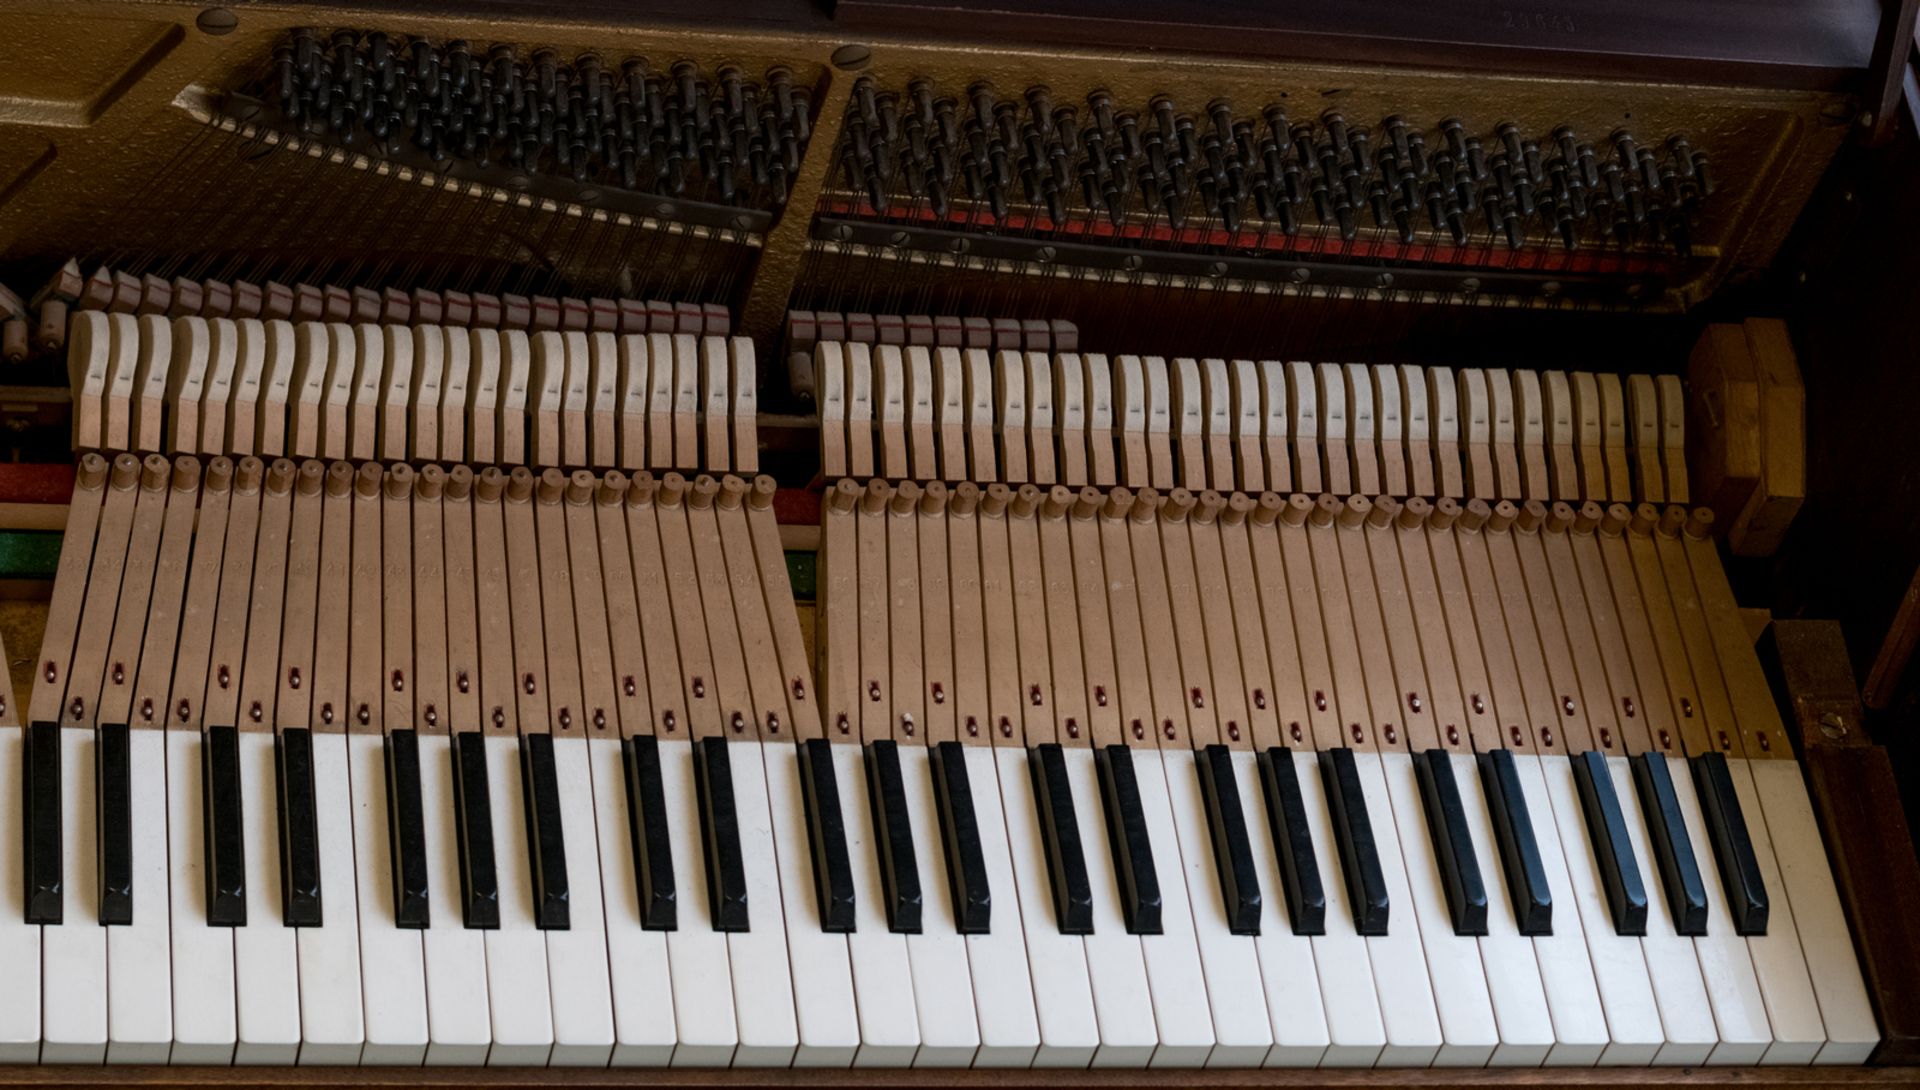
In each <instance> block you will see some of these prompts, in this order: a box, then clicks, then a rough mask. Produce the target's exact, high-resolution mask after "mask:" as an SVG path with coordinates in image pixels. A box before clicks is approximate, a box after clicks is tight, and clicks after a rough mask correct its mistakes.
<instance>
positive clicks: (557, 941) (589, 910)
mask: <svg viewBox="0 0 1920 1090" xmlns="http://www.w3.org/2000/svg"><path fill="white" fill-rule="evenodd" d="M553 765H554V779H555V781H556V783H557V784H558V785H559V788H560V829H561V834H562V837H563V838H564V839H565V841H566V845H567V899H568V903H569V904H570V906H571V907H570V909H569V918H570V923H571V926H570V927H567V928H565V929H564V930H550V931H546V932H544V934H545V936H546V940H547V975H548V977H549V979H550V982H551V991H552V994H553V1055H552V1056H551V1057H550V1058H549V1059H548V1061H547V1062H548V1063H549V1064H550V1065H552V1066H554V1067H605V1066H606V1064H607V1061H608V1059H610V1058H611V1057H612V1055H613V993H612V990H611V986H610V985H609V983H608V979H607V929H606V924H605V922H604V919H603V918H602V916H601V914H600V913H601V904H600V865H599V864H600V860H599V848H598V838H597V836H596V834H595V831H594V824H595V823H594V815H593V769H592V767H591V766H590V764H589V761H588V757H587V742H586V741H585V739H581V738H556V739H554V742H553ZM743 839H744V837H743ZM768 971H769V972H771V971H772V966H769V967H768Z"/></svg>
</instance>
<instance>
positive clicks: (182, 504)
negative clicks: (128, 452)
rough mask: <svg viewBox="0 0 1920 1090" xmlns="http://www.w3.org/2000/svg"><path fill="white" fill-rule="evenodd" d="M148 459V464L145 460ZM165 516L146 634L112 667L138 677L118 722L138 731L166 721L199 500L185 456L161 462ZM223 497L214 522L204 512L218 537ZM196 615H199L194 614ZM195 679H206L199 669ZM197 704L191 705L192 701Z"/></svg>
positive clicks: (197, 477)
mask: <svg viewBox="0 0 1920 1090" xmlns="http://www.w3.org/2000/svg"><path fill="white" fill-rule="evenodd" d="M149 460H151V459H149ZM167 478H168V486H167V499H166V507H167V509H166V515H165V517H164V520H163V522H162V525H161V528H160V548H159V551H158V554H157V555H156V556H155V558H154V567H153V577H152V583H151V590H150V591H149V596H148V605H147V625H146V632H145V634H144V638H143V640H142V642H141V644H140V645H139V646H138V647H136V648H134V649H133V650H132V651H129V652H127V653H126V654H125V655H122V654H120V653H119V652H117V651H116V652H115V662H125V663H127V664H128V669H129V670H132V666H133V664H135V663H137V664H138V667H139V669H138V672H137V673H132V674H131V675H130V677H129V679H128V680H129V681H130V683H131V687H130V688H129V689H128V690H127V692H126V695H125V698H124V699H125V707H124V709H122V710H120V711H119V714H118V718H119V719H120V720H123V721H125V722H126V723H128V724H129V725H130V726H132V727H135V728H139V729H152V728H159V727H164V726H165V725H166V722H167V698H168V695H169V692H170V689H171V684H172V672H173V669H174V663H175V660H176V658H177V655H176V648H178V647H179V646H180V643H179V641H180V638H181V634H182V627H183V626H182V624H181V615H182V613H183V609H182V599H183V596H184V594H185V592H186V589H187V587H186V584H187V573H188V570H189V566H190V563H191V561H192V549H193V542H194V522H195V515H196V514H197V511H196V508H197V506H198V505H197V503H196V501H197V500H198V499H199V498H200V495H201V487H200V485H201V471H200V464H199V462H197V461H195V460H193V459H191V458H186V457H181V458H178V459H176V460H174V461H172V462H169V463H167ZM224 503H225V499H224V496H223V497H222V499H221V501H220V506H219V510H218V512H217V515H218V518H219V522H218V523H214V522H212V519H213V518H214V515H215V513H214V512H209V513H208V515H207V516H206V518H207V519H208V522H209V524H208V526H207V531H206V532H207V533H209V534H213V535H214V536H219V531H218V530H215V529H214V528H213V527H214V526H216V525H224V522H225V518H226V510H225V506H224ZM196 612H202V611H196ZM200 676H201V677H203V678H204V677H205V676H206V670H205V667H204V666H203V667H202V668H201V670H200ZM196 703H197V701H196Z"/></svg>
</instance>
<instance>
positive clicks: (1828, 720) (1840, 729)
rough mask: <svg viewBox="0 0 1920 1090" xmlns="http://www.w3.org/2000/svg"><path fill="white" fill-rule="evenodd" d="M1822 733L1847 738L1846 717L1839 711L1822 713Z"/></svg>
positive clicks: (1830, 736)
mask: <svg viewBox="0 0 1920 1090" xmlns="http://www.w3.org/2000/svg"><path fill="white" fill-rule="evenodd" d="M1820 733H1821V734H1824V735H1826V736H1827V737H1829V738H1845V737H1846V736H1847V720H1846V717H1845V716H1843V715H1841V714H1840V713H1839V712H1822V713H1821V715H1820Z"/></svg>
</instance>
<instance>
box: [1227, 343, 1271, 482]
mask: <svg viewBox="0 0 1920 1090" xmlns="http://www.w3.org/2000/svg"><path fill="white" fill-rule="evenodd" d="M1227 367H1228V381H1229V385H1230V389H1231V390H1232V399H1231V400H1232V405H1231V409H1232V412H1233V457H1234V463H1235V465H1236V467H1237V472H1236V473H1235V475H1234V478H1235V479H1234V484H1233V487H1234V488H1235V489H1238V490H1240V491H1242V492H1251V493H1253V494H1255V495H1258V494H1260V493H1261V492H1263V491H1265V490H1266V488H1267V452H1266V441H1265V436H1264V433H1263V428H1264V427H1265V423H1266V420H1265V417H1264V414H1263V411H1262V409H1261V400H1262V397H1261V395H1262V391H1261V389H1260V382H1261V378H1260V367H1259V365H1258V364H1256V363H1254V362H1253V361H1252V360H1233V361H1231V362H1229V363H1228V364H1227Z"/></svg>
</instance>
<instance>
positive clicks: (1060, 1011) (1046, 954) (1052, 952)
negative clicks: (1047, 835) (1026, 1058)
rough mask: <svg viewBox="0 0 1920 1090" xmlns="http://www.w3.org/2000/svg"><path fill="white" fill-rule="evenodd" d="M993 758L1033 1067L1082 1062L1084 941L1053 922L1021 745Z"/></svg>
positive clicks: (1091, 1021)
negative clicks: (1029, 1003)
mask: <svg viewBox="0 0 1920 1090" xmlns="http://www.w3.org/2000/svg"><path fill="white" fill-rule="evenodd" d="M993 762H994V766H995V768H996V769H997V771H998V773H999V774H998V776H997V777H996V779H997V780H998V781H999V787H1000V804H1001V807H1002V809H1003V810H1004V812H1005V814H1006V820H1007V844H1008V847H1009V848H1010V849H1011V856H1012V860H1013V872H1014V884H1015V889H1016V890H1017V892H1018V895H1019V899H1020V923H1021V928H1022V930H1023V931H1024V933H1025V936H1026V945H1027V968H1028V970H1029V971H1030V973H1031V975H1032V979H1033V1006H1034V1013H1035V1015H1036V1017H1037V1018H1038V1019H1039V1023H1040V1049H1039V1052H1038V1053H1037V1054H1036V1055H1035V1056H1034V1060H1033V1065H1034V1066H1035V1067H1085V1066H1087V1064H1088V1063H1089V1062H1091V1061H1092V1059H1093V1055H1094V1052H1095V1050H1096V1049H1098V1048H1099V1047H1100V1027H1099V1023H1098V1020H1097V1018H1096V1016H1095V1014H1094V1009H1093V989H1092V987H1091V985H1090V983H1089V981H1088V979H1087V951H1086V946H1085V944H1084V943H1082V942H1081V941H1080V939H1079V937H1078V936H1075V935H1062V934H1061V933H1060V930H1059V928H1058V927H1057V926H1056V925H1055V923H1054V914H1053V894H1052V891H1051V889H1050V888H1049V885H1048V880H1047V860H1046V856H1045V851H1044V849H1043V848H1042V846H1041V841H1040V818H1039V814H1038V813H1037V812H1036V811H1035V810H1034V802H1033V781H1032V779H1031V778H1030V777H1029V776H1028V773H1027V753H1026V750H1024V749H1019V748H1016V747H1013V746H1008V747H1005V748H997V749H995V750H994V751H993ZM843 782H844V781H843ZM844 790H845V789H844V788H843V789H842V791H843V792H844ZM849 850H851V845H849Z"/></svg>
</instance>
